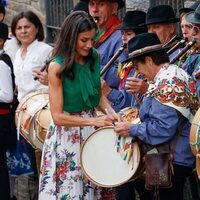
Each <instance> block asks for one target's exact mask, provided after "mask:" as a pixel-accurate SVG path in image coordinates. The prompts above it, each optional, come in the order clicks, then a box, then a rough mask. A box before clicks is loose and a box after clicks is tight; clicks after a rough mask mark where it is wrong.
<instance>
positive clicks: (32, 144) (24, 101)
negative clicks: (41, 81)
mask: <svg viewBox="0 0 200 200" xmlns="http://www.w3.org/2000/svg"><path fill="white" fill-rule="evenodd" d="M37 95H47V97H48V91H44V90H38V91H33V92H30V93H29V94H28V95H26V96H25V97H24V98H22V100H21V101H20V103H19V105H18V106H17V109H16V111H15V124H16V127H17V126H18V124H17V123H18V120H19V115H20V112H21V110H20V108H22V106H23V105H24V104H25V103H26V102H27V101H28V100H29V99H30V98H31V97H35V96H37ZM39 111H40V110H38V111H37V112H36V113H35V115H36V114H37V113H38V112H39ZM33 119H34V116H31V115H30V124H29V128H28V130H29V129H30V126H31V124H32V123H33ZM19 132H20V135H21V136H22V137H23V138H24V139H25V140H26V141H27V142H28V143H29V144H30V145H31V146H32V147H33V148H34V149H39V150H41V148H39V147H38V146H36V145H35V143H33V140H32V138H33V137H31V134H29V133H28V134H27V133H26V132H25V130H24V129H23V128H22V126H21V124H20V131H19ZM36 135H37V134H36ZM36 135H35V136H36ZM37 140H38V141H39V143H42V142H41V141H40V140H39V139H38V138H37ZM42 145H43V144H42Z"/></svg>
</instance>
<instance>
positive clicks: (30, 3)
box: [5, 0, 194, 25]
mask: <svg viewBox="0 0 200 200" xmlns="http://www.w3.org/2000/svg"><path fill="white" fill-rule="evenodd" d="M66 1H67V0H66ZM78 1H79V0H74V5H75V4H76V3H77V2H78ZM193 2H194V1H193V0H190V1H186V3H185V5H186V6H189V5H191V3H193ZM148 7H149V0H126V9H127V10H136V9H140V10H143V11H146V10H147V9H148ZM26 10H31V11H33V12H35V13H36V14H37V15H38V16H39V17H40V19H41V21H42V22H43V24H45V0H10V1H9V4H8V5H7V7H6V11H7V12H6V18H5V23H7V24H8V25H10V23H11V21H12V19H13V17H14V16H15V15H16V14H18V13H19V12H21V11H26Z"/></svg>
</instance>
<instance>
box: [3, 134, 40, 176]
mask: <svg viewBox="0 0 200 200" xmlns="http://www.w3.org/2000/svg"><path fill="white" fill-rule="evenodd" d="M6 154H7V165H8V170H9V173H10V175H11V176H22V175H33V174H37V172H36V168H35V167H34V166H33V164H32V162H34V161H32V160H31V159H34V158H35V157H34V149H33V148H32V147H31V146H30V144H28V143H27V142H26V140H25V139H24V138H22V137H21V136H20V140H17V146H16V148H15V150H13V151H11V150H8V151H7V153H6Z"/></svg>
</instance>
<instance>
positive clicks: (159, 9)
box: [141, 5, 179, 25]
mask: <svg viewBox="0 0 200 200" xmlns="http://www.w3.org/2000/svg"><path fill="white" fill-rule="evenodd" d="M178 21H179V18H176V15H175V12H174V10H173V8H172V7H171V6H170V5H158V6H154V7H150V8H149V9H148V11H147V14H146V21H145V24H146V25H149V24H160V23H167V22H172V23H173V22H174V23H175V22H178ZM141 25H143V24H141Z"/></svg>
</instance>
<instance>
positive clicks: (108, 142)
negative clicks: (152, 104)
mask: <svg viewBox="0 0 200 200" xmlns="http://www.w3.org/2000/svg"><path fill="white" fill-rule="evenodd" d="M140 164H141V152H140V148H139V146H138V144H137V142H133V141H132V138H131V137H127V138H119V137H118V136H117V135H116V133H115V132H114V129H113V127H104V128H100V129H98V130H96V131H95V132H94V133H93V134H92V135H90V136H89V137H88V138H87V139H86V140H85V142H84V143H83V145H82V148H81V167H82V170H83V172H84V174H85V176H86V178H88V179H89V180H90V181H91V182H93V183H94V184H96V185H99V186H102V187H116V186H119V185H121V184H123V183H125V182H127V181H129V180H130V179H131V180H134V179H135V178H137V177H138V176H139V174H140V173H139V171H141V169H140V167H139V166H140Z"/></svg>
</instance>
